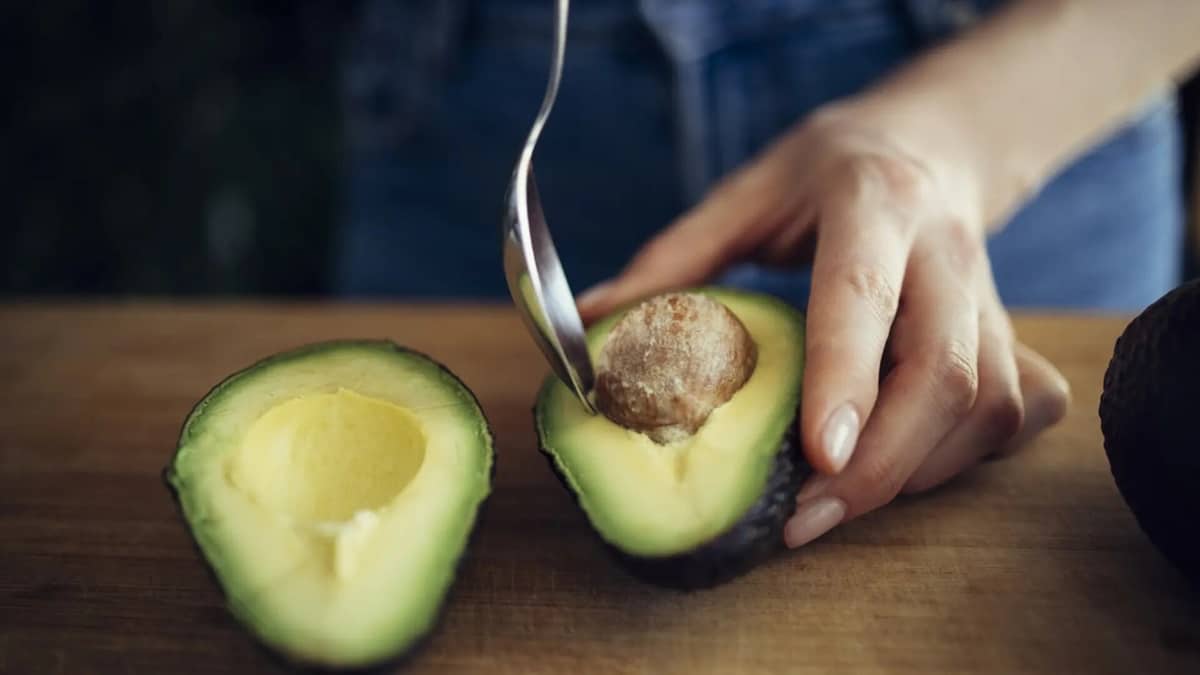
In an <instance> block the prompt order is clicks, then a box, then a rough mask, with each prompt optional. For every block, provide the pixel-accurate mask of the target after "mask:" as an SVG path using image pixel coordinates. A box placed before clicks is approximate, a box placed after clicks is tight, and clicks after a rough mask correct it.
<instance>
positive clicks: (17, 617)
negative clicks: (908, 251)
mask: <svg viewBox="0 0 1200 675" xmlns="http://www.w3.org/2000/svg"><path fill="white" fill-rule="evenodd" d="M1123 325H1124V322H1123V321H1122V320H1119V319H1113V318H1108V319H1105V318H1085V317H1049V316H1038V317H1022V318H1020V320H1019V323H1018V329H1019V332H1020V334H1021V336H1022V337H1023V339H1025V340H1026V341H1028V342H1030V343H1032V344H1033V345H1034V346H1035V347H1036V348H1038V349H1039V350H1042V351H1043V352H1044V353H1045V354H1047V355H1048V356H1049V357H1050V358H1051V359H1053V360H1054V361H1055V362H1056V363H1058V364H1059V365H1060V367H1062V368H1063V369H1064V371H1065V372H1066V374H1067V375H1068V377H1069V378H1070V381H1071V383H1072V386H1073V387H1074V392H1075V400H1074V404H1073V407H1072V408H1071V411H1070V414H1069V416H1068V418H1067V419H1066V420H1065V422H1064V423H1063V424H1061V425H1060V426H1059V427H1057V428H1055V429H1054V430H1053V431H1051V432H1050V433H1048V434H1047V435H1045V436H1044V437H1043V438H1041V439H1040V440H1039V441H1038V442H1037V443H1036V444H1035V445H1034V446H1033V447H1031V448H1030V449H1029V450H1028V451H1027V452H1025V453H1024V454H1021V455H1018V456H1017V457H1014V458H1012V459H1009V460H1005V461H1000V462H994V463H991V464H989V465H987V466H984V467H982V468H980V469H979V470H977V471H975V472H973V473H971V474H969V475H968V476H966V477H965V478H963V479H962V480H959V481H956V482H954V483H953V484H951V485H949V486H947V487H945V488H944V489H941V490H939V491H936V492H934V493H932V494H929V495H926V496H923V497H920V498H915V499H904V500H901V501H898V502H896V503H894V504H893V505H891V506H889V507H888V508H886V509H884V510H882V511H880V512H877V513H875V514H873V515H871V516H869V517H866V518H863V519H861V520H859V521H856V522H854V523H851V524H848V525H846V526H843V527H842V528H839V529H838V530H836V531H835V532H833V533H832V534H830V535H829V536H828V537H826V538H824V539H822V540H819V541H818V542H817V543H816V544H814V545H812V546H810V547H808V548H806V549H804V550H801V551H797V552H793V553H788V554H783V555H780V556H778V557H777V558H776V559H774V560H773V561H772V562H770V563H769V564H767V565H765V566H763V567H761V568H760V569H758V570H757V571H755V572H753V573H752V574H750V575H748V576H746V577H743V578H741V579H739V580H737V581H735V582H733V583H730V584H728V585H725V586H723V587H721V588H718V589H715V590H710V591H704V592H697V593H691V594H685V593H679V592H674V591H665V590H658V589H655V588H652V587H649V586H646V585H644V584H641V583H639V582H637V581H634V580H633V579H631V578H629V577H627V576H626V575H625V574H624V573H623V572H621V571H620V570H619V569H617V568H616V567H615V566H614V565H612V564H611V563H610V562H609V560H608V558H607V557H606V556H605V554H604V553H603V552H602V551H601V549H600V548H599V546H598V545H597V544H596V543H595V541H594V539H593V538H592V536H591V534H590V533H589V531H588V529H587V527H586V525H585V523H584V521H583V520H582V518H581V517H580V516H578V515H577V514H576V513H575V512H574V511H573V510H572V507H571V505H570V501H569V500H568V497H567V495H566V494H565V493H564V492H563V490H562V489H561V488H560V487H559V486H558V484H557V483H556V482H555V480H554V478H553V477H552V476H551V474H550V472H549V470H548V469H547V467H546V465H545V463H544V461H543V460H542V458H541V457H540V456H539V455H538V454H537V453H536V451H535V447H534V435H533V431H532V425H531V416H530V408H531V405H532V401H533V393H534V390H535V387H536V386H537V383H538V380H539V379H540V376H541V373H542V372H544V366H543V364H542V363H541V361H540V360H539V357H538V354H537V353H536V352H535V350H534V347H533V345H532V343H531V342H530V340H529V338H528V337H527V336H526V335H525V334H524V332H523V329H522V328H521V326H520V324H519V323H518V322H517V320H516V318H515V317H514V316H513V315H512V314H511V313H510V312H509V311H507V310H506V309H501V308H488V307H478V306H454V307H451V306H438V305H425V306H371V305H340V306H322V305H296V304H276V305H256V304H188V305H165V304H147V303H122V304H110V305H54V306H45V305H39V304H21V305H8V306H3V307H0V672H3V673H14V674H17V673H19V674H22V675H24V674H27V673H28V674H35V673H70V674H75V673H151V674H155V675H159V674H162V675H167V674H170V673H231V672H277V671H280V670H281V667H280V666H279V665H278V664H277V663H276V662H275V661H273V660H272V659H270V658H268V657H267V656H265V655H264V653H263V652H262V651H260V650H259V649H258V648H257V647H255V646H254V644H253V643H252V642H251V641H250V640H249V639H248V637H247V636H246V634H245V633H244V632H243V631H242V630H241V629H240V628H239V627H238V626H237V625H236V624H235V623H234V622H233V621H232V620H231V619H230V617H229V616H228V614H227V613H226V611H225V610H224V608H223V606H222V599H221V596H220V595H219V594H218V592H217V589H216V588H215V586H214V585H213V583H212V581H211V580H210V578H209V577H208V576H207V574H206V572H205V570H204V568H203V566H202V565H201V563H200V560H199V559H198V557H197V556H196V554H195V553H194V551H193V548H192V545H191V542H190V540H189V539H188V537H187V535H186V533H185V531H184V529H183V526H182V524H181V522H180V521H179V520H178V518H177V516H176V513H175V510H174V507H173V505H172V503H171V501H170V498H169V496H168V492H167V490H166V489H165V487H164V486H163V483H162V481H161V478H160V472H161V470H162V468H163V466H164V465H165V463H166V462H167V460H168V457H169V456H170V454H171V452H172V449H173V445H174V443H175V440H176V434H177V432H178V429H179V425H180V423H181V421H182V419H183V417H184V415H185V414H186V413H187V411H188V409H189V408H190V406H191V405H192V404H193V403H194V402H195V401H196V400H197V399H198V398H199V397H200V396H202V395H203V394H204V393H205V392H206V391H207V390H208V388H209V387H210V386H211V385H212V384H214V383H215V382H216V381H218V380H219V379H221V378H222V377H224V376H225V375H227V374H228V373H230V372H231V371H234V370H236V369H238V368H241V367H243V366H244V365H246V364H248V363H250V362H252V361H254V360H256V359H258V358H260V357H262V356H263V355H265V354H267V353H269V352H273V351H277V350H281V349H286V348H289V347H293V346H295V345H298V344H301V343H305V342H310V341H314V340H320V339H326V338H333V337H390V338H393V339H396V340H398V341H401V342H404V343H407V344H410V345H412V346H414V347H416V348H419V349H421V350H424V351H426V352H428V353H430V354H433V355H435V356H436V357H437V358H439V359H440V360H442V361H444V362H445V363H446V364H447V365H448V366H450V367H451V368H452V369H453V370H455V371H456V372H457V373H458V374H459V375H460V376H461V377H462V378H463V379H464V380H465V381H466V382H467V383H468V384H469V385H470V386H471V387H472V388H473V389H474V390H475V392H476V394H477V395H478V396H479V397H480V399H481V401H482V403H483V406H484V408H485V410H486V412H487V414H488V416H489V417H490V419H491V422H492V424H493V427H494V431H495V434H496V438H497V444H498V452H499V459H498V471H497V475H496V485H495V491H494V494H493V496H492V498H491V500H490V502H489V507H488V509H487V511H486V515H485V517H484V519H483V521H482V522H481V524H480V528H481V530H480V533H479V537H478V538H477V539H476V544H475V546H474V548H473V553H472V556H471V558H470V559H469V561H468V562H467V563H466V564H465V566H464V568H463V569H462V573H461V576H460V579H459V583H458V585H457V588H456V590H455V592H454V596H453V599H452V601H451V602H450V604H449V605H448V607H447V611H446V614H445V617H444V620H443V622H442V624H441V628H440V631H439V632H438V633H437V634H436V637H434V638H433V639H432V640H431V641H430V642H429V643H428V644H427V646H426V648H425V649H424V650H422V651H421V652H420V654H419V655H418V656H417V658H415V659H414V660H412V661H411V662H409V663H408V664H407V665H406V666H405V668H404V669H403V670H404V671H405V672H413V673H423V672H450V673H456V672H463V673H466V672H487V673H522V674H524V673H585V672H588V673H590V672H598V673H773V672H790V673H984V672H987V673H1034V672H1037V673H1122V674H1124V673H1135V672H1136V673H1200V593H1198V592H1197V591H1195V590H1191V589H1190V587H1189V586H1188V585H1187V584H1185V582H1184V581H1183V579H1182V578H1181V576H1180V575H1178V574H1177V573H1176V572H1175V571H1174V570H1173V569H1172V568H1170V567H1169V566H1168V565H1167V564H1166V563H1165V562H1164V561H1163V560H1162V559H1161V558H1160V557H1159V556H1158V554H1157V553H1156V552H1155V551H1154V550H1153V549H1152V548H1151V547H1150V545H1149V544H1148V543H1147V541H1146V540H1145V538H1144V537H1143V536H1142V535H1141V533H1140V531H1139V530H1138V529H1137V527H1136V525H1135V523H1134V521H1133V519H1132V517H1131V516H1130V515H1129V513H1128V512H1127V511H1126V509H1125V508H1124V505H1123V503H1122V502H1121V500H1120V498H1119V497H1118V494H1117V492H1116V490H1115V488H1114V486H1113V482H1112V480H1111V477H1110V475H1109V473H1108V465H1107V463H1106V461H1105V458H1104V454H1103V451H1102V447H1101V438H1100V434H1099V424H1098V420H1097V414H1096V405H1097V397H1098V395H1099V388H1100V383H1101V377H1102V374H1103V369H1104V367H1105V365H1106V363H1107V360H1108V357H1109V355H1110V354H1111V349H1112V342H1113V339H1114V337H1115V336H1116V335H1117V333H1118V332H1119V330H1120V329H1121V327H1122V326H1123Z"/></svg>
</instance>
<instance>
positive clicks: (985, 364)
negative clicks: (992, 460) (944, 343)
mask: <svg viewBox="0 0 1200 675" xmlns="http://www.w3.org/2000/svg"><path fill="white" fill-rule="evenodd" d="M979 330H980V334H979V394H978V396H977V397H976V399H975V405H974V407H973V408H972V409H971V412H970V414H969V415H968V416H967V418H966V419H965V420H963V421H962V423H961V424H959V425H958V426H957V427H955V429H954V430H953V431H951V432H950V433H949V434H948V435H947V436H946V438H944V439H942V442H941V443H939V444H938V446H937V447H936V448H934V450H933V452H931V453H930V454H929V457H928V458H927V459H926V460H925V462H924V463H923V464H921V466H920V468H918V469H917V471H916V472H915V473H913V475H912V476H911V477H909V479H908V482H907V483H906V484H905V486H904V492H906V493H914V492H921V491H923V490H928V489H929V488H932V487H935V486H937V485H940V484H941V483H943V482H945V481H946V480H948V479H950V478H952V477H954V476H956V475H958V474H959V473H961V472H962V471H964V470H966V469H967V468H969V467H971V466H974V465H975V464H977V463H978V462H979V461H980V460H981V459H983V458H984V457H986V456H987V455H990V454H992V453H993V452H995V451H996V450H997V449H998V448H1000V447H1001V446H1003V445H1004V444H1005V443H1007V442H1008V440H1009V439H1010V438H1012V437H1013V436H1014V435H1015V434H1016V433H1017V432H1018V431H1019V430H1020V429H1021V428H1022V426H1023V423H1024V419H1025V406H1024V398H1023V396H1022V393H1021V383H1020V375H1019V374H1018V370H1017V362H1016V357H1015V355H1014V353H1013V346H1014V345H1013V343H1014V340H1013V337H1012V328H1011V326H1010V325H1009V323H1008V318H1007V317H1006V316H1005V314H1004V311H1003V310H1002V309H1001V308H1000V306H999V304H998V303H997V302H987V303H986V304H985V306H984V308H983V309H982V311H981V313H980V328H979Z"/></svg>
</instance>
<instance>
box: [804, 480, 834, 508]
mask: <svg viewBox="0 0 1200 675" xmlns="http://www.w3.org/2000/svg"><path fill="white" fill-rule="evenodd" d="M832 480H833V477H832V476H830V475H828V474H824V473H818V474H814V475H813V476H812V477H811V478H809V479H808V480H807V481H805V483H804V485H803V486H801V488H800V491H799V492H797V493H796V503H800V502H806V501H808V500H810V499H812V498H813V497H816V496H817V495H819V494H821V493H822V492H824V491H825V488H826V487H828V486H829V482H830V481H832Z"/></svg>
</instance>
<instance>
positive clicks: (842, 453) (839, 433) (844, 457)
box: [821, 403, 858, 473]
mask: <svg viewBox="0 0 1200 675" xmlns="http://www.w3.org/2000/svg"><path fill="white" fill-rule="evenodd" d="M857 442H858V412H856V411H855V410H854V406H852V405H850V404H849V403H846V404H844V405H842V407H840V408H838V409H837V410H835V411H833V414H832V415H830V416H829V421H827V422H826V423H825V433H824V434H822V436H821V445H822V446H823V447H822V448H821V450H822V452H824V453H825V457H826V459H828V460H829V465H830V466H831V467H832V468H833V471H834V473H837V472H838V471H841V470H842V469H843V468H845V466H846V463H847V462H849V461H850V455H852V454H854V444H855V443H857Z"/></svg>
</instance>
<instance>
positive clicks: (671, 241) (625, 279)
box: [580, 104, 1068, 546]
mask: <svg viewBox="0 0 1200 675" xmlns="http://www.w3.org/2000/svg"><path fill="white" fill-rule="evenodd" d="M893 128H894V127H893V126H891V125H889V124H887V120H886V119H883V117H882V116H880V115H879V114H877V113H876V112H875V111H872V110H870V109H867V108H866V107H862V106H858V107H856V106H855V105H853V104H847V105H843V106H834V107H830V108H828V109H827V110H823V111H820V112H818V113H817V114H815V115H813V116H811V117H810V118H808V119H807V120H806V121H804V122H803V123H801V124H800V125H799V126H797V127H796V128H795V129H793V130H791V131H790V132H789V133H787V134H786V135H784V136H783V137H782V138H781V139H780V140H779V141H778V142H776V143H775V144H774V145H773V146H772V147H770V148H769V149H768V150H767V151H766V152H764V153H763V154H762V156H760V157H759V158H758V159H756V160H755V161H753V162H751V163H750V164H748V165H747V166H745V167H744V168H742V169H741V170H739V171H737V172H736V173H735V174H733V175H731V176H730V177H729V178H728V179H726V180H725V181H724V182H722V183H721V184H720V185H719V186H718V187H717V188H716V189H715V190H714V191H713V192H712V193H711V194H710V195H709V197H708V198H707V199H706V200H705V201H704V202H703V203H701V204H700V205H698V206H697V207H696V208H695V209H693V210H692V211H691V212H689V213H687V214H685V215H684V216H683V217H681V218H680V219H679V220H678V221H677V222H676V223H674V224H673V225H672V226H670V227H669V228H668V229H666V230H665V231H664V232H662V233H661V234H660V235H658V236H657V237H656V238H655V239H654V240H652V241H651V242H650V243H649V244H648V245H646V246H645V247H644V248H643V249H642V250H641V252H640V253H639V254H638V255H637V256H636V257H635V258H634V260H633V261H632V262H631V263H630V264H629V265H628V267H627V268H626V269H625V270H624V271H623V272H622V274H621V275H620V276H619V277H618V278H616V279H614V280H612V281H611V282H609V283H606V284H603V285H601V286H600V287H597V288H596V289H593V291H592V292H589V293H587V294H585V295H584V296H583V297H581V298H580V311H581V313H582V314H583V315H584V319H585V321H590V320H592V319H595V318H597V317H599V316H601V315H603V314H605V313H607V312H609V311H611V310H612V309H614V308H615V307H617V306H618V305H621V304H624V303H626V302H629V301H631V300H634V299H636V298H639V297H643V296H646V295H649V294H652V293H656V292H660V291H664V290H668V289H675V288H681V287H686V286H691V285H695V284H700V283H704V282H706V281H708V280H710V279H711V278H713V277H714V276H715V275H717V274H718V273H720V272H721V271H722V270H724V269H726V268H727V267H728V266H730V265H732V264H734V263H736V262H743V261H759V262H764V263H767V264H771V265H790V264H794V263H798V262H802V261H807V260H811V261H812V264H813V279H812V292H811V296H810V301H809V307H808V313H807V329H806V333H807V338H806V351H807V356H806V365H805V374H804V382H803V396H802V405H801V408H802V409H801V411H800V413H801V414H800V430H799V431H800V437H801V439H802V444H803V447H804V452H805V454H806V456H807V458H808V460H809V461H810V462H811V464H812V465H813V466H814V467H815V468H816V469H817V470H818V472H819V473H818V474H817V475H816V476H815V477H814V478H813V479H812V480H810V481H809V483H808V484H806V485H805V486H804V487H803V488H802V489H801V491H800V493H799V495H798V496H797V501H798V506H797V511H796V514H795V516H794V517H793V518H792V520H791V521H790V522H789V523H788V525H787V528H786V530H785V539H786V541H787V544H788V545H789V546H799V545H802V544H804V543H806V542H808V541H811V540H812V539H814V538H816V537H818V536H820V535H822V534H824V533H825V532H826V531H828V530H829V529H831V528H833V527H835V526H836V525H838V524H839V523H841V522H843V521H845V520H847V519H851V518H855V517H857V516H860V515H862V514H865V513H868V512H870V511H872V510H874V509H876V508H878V507H880V506H883V505H885V504H887V503H889V502H890V501H891V500H892V499H893V498H894V497H896V496H897V494H899V493H900V492H902V491H905V492H916V491H921V490H925V489H928V488H931V487H934V486H936V485H938V484H940V483H942V482H944V481H946V480H948V479H949V478H951V477H953V476H955V475H956V474H959V473H960V472H962V471H964V470H965V469H967V468H969V467H971V466H973V465H975V464H976V463H978V462H980V461H981V460H982V459H984V458H985V457H987V456H989V455H994V454H997V453H1004V452H1007V451H1009V450H1011V449H1013V448H1016V447H1019V446H1020V445H1021V444H1022V443H1023V442H1024V441H1025V440H1027V439H1028V438H1029V437H1030V436H1032V435H1034V434H1036V433H1037V432H1039V431H1041V430H1042V429H1044V428H1046V427H1047V426H1049V425H1051V424H1053V423H1055V422H1056V421H1057V420H1059V419H1060V418H1061V417H1062V415H1063V414H1064V411H1065V407H1066V403H1067V399H1068V389H1067V384H1066V381H1065V380H1064V379H1063V377H1062V376H1061V375H1060V374H1059V373H1058V372H1057V371H1056V370H1055V369H1054V368H1053V367H1052V366H1051V365H1050V364H1049V363H1048V362H1047V361H1045V360H1044V359H1042V358H1041V357H1039V356H1038V355H1037V354H1035V353H1034V352H1032V351H1031V350H1029V349H1027V348H1025V347H1023V346H1021V345H1019V344H1017V342H1016V341H1015V339H1014V336H1013V330H1012V327H1011V325H1010V322H1009V319H1008V315H1007V313H1006V312H1005V310H1004V308H1003V307H1002V305H1001V303H1000V300H999V297H998V296H997V293H996V288H995V286H994V284H993V281H992V274H991V269H990V267H989V263H988V257H987V254H986V250H985V246H984V243H985V236H986V228H985V224H984V221H983V215H982V206H981V199H980V194H981V192H980V189H979V186H978V185H976V184H975V183H974V181H973V180H972V179H971V176H972V173H971V172H969V171H965V170H961V167H957V166H955V165H954V162H953V161H952V160H944V159H942V158H941V157H940V156H939V155H938V154H937V153H936V152H932V151H929V149H928V147H927V146H923V145H920V144H918V143H916V142H915V141H914V140H913V139H908V138H903V137H898V136H897V135H896V133H895V132H890V131H889V130H890V129H893Z"/></svg>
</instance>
